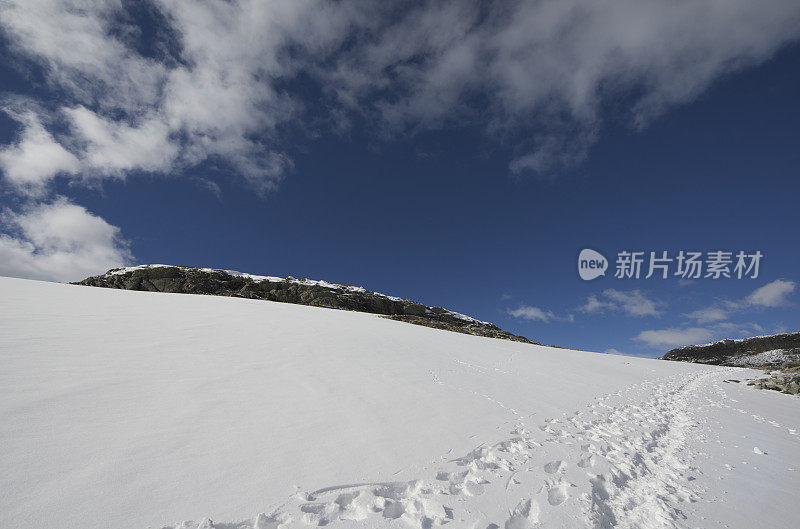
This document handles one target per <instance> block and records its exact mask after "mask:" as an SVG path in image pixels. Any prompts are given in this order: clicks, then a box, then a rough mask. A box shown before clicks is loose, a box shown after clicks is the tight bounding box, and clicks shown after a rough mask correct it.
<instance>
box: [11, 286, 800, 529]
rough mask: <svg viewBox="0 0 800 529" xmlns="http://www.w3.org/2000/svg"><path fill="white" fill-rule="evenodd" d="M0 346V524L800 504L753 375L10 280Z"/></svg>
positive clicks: (693, 523)
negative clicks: (750, 382) (752, 383)
mask: <svg viewBox="0 0 800 529" xmlns="http://www.w3.org/2000/svg"><path fill="white" fill-rule="evenodd" d="M0 355H1V356H0V365H2V369H0V448H2V450H0V490H1V491H2V494H0V527H4V528H5V527H9V528H12V527H13V528H15V529H40V528H45V527H54V526H57V527H59V529H101V528H102V529H107V528H109V527H113V528H115V529H134V528H136V529H145V528H154V529H155V528H161V527H171V528H184V529H197V528H201V529H239V528H247V529H253V528H256V529H266V528H275V527H279V526H282V527H290V528H295V527H296V528H305V527H317V526H326V527H331V528H339V527H353V526H359V527H370V528H373V527H374V528H379V527H380V528H383V527H391V528H401V527H411V528H415V527H419V528H426V527H436V526H439V525H443V524H445V523H447V524H448V526H449V527H453V528H461V527H470V528H471V527H476V528H479V529H484V528H489V527H491V528H501V527H502V528H507V529H512V528H513V529H516V528H527V527H534V526H535V527H593V528H611V527H625V528H643V529H651V528H652V529H654V528H661V527H672V528H689V527H692V528H697V527H703V528H717V527H720V528H721V527H730V528H750V527H754V526H764V527H792V526H794V524H795V523H796V520H797V518H798V516H799V515H800V476H799V475H798V471H797V469H800V436H799V435H798V432H799V431H800V411H798V410H800V408H798V406H799V405H800V400H798V399H797V398H796V397H793V396H789V395H783V394H780V393H777V392H773V391H758V390H755V389H753V388H752V387H748V386H746V385H745V384H743V383H739V384H737V383H732V382H727V381H729V380H730V379H732V378H735V379H739V380H744V379H745V378H748V377H755V376H758V375H759V374H760V372H758V371H754V370H749V369H743V368H733V367H717V366H707V365H699V364H692V363H681V362H666V361H660V360H652V359H646V358H634V357H624V356H617V355H602V354H594V353H586V352H581V351H572V350H567V349H554V348H548V347H543V346H534V345H529V344H522V343H516V342H510V341H503V340H493V339H489V338H481V337H476V336H470V335H464V334H458V333H451V332H444V331H438V330H435V329H430V328H427V327H422V326H415V325H408V324H405V323H402V322H397V321H392V320H388V319H385V318H380V317H378V316H376V315H371V314H363V313H357V312H348V311H337V310H328V309H322V308H316V307H307V306H301V305H291V304H281V303H272V302H267V301H258V300H247V299H238V298H226V297H215V296H189V295H178V294H161V293H151V292H130V291H123V290H113V289H100V288H91V287H81V286H74V285H62V284H55V283H46V282H36V281H26V280H18V279H9V278H0ZM767 505H768V506H769V508H764V507H765V506H767ZM190 520H194V522H191V521H190ZM536 524H539V525H536Z"/></svg>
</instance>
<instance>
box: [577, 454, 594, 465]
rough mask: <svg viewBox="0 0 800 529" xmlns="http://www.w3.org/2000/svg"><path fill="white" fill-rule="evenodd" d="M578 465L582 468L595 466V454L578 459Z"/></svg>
mask: <svg viewBox="0 0 800 529" xmlns="http://www.w3.org/2000/svg"><path fill="white" fill-rule="evenodd" d="M578 466H579V467H581V468H590V467H593V466H594V455H589V457H584V458H583V459H581V460H580V461H578Z"/></svg>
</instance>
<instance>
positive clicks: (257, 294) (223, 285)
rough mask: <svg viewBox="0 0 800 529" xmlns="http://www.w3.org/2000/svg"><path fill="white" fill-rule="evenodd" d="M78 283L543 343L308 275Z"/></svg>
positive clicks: (144, 275) (169, 273)
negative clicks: (360, 315) (348, 314)
mask: <svg viewBox="0 0 800 529" xmlns="http://www.w3.org/2000/svg"><path fill="white" fill-rule="evenodd" d="M73 284H76V285H86V286H92V287H102V288H117V289H124V290H141V291H150V292H169V293H178V294H205V295H214V296H231V297H241V298H248V299H262V300H268V301H279V302H283V303H296V304H300V305H310V306H314V307H325V308H330V309H342V310H354V311H359V312H368V313H372V314H380V315H383V316H385V317H387V318H391V319H394V320H399V321H405V322H407V323H413V324H416V325H425V326H428V327H434V328H437V329H444V330H448V331H454V332H460V333H464V334H472V335H476V336H484V337H489V338H500V339H504V340H512V341H515V342H525V343H532V344H538V342H534V341H532V340H529V339H528V338H525V337H524V336H518V335H515V334H512V333H510V332H507V331H504V330H502V329H500V328H499V327H497V326H496V325H494V324H493V323H489V322H485V321H480V320H477V319H475V318H471V317H469V316H466V315H464V314H460V313H458V312H454V311H451V310H447V309H444V308H442V307H431V306H427V305H424V304H422V303H418V302H416V301H413V300H409V299H402V298H399V297H395V296H387V295H386V294H381V293H378V292H373V291H371V290H367V289H365V288H362V287H352V286H344V285H339V284H336V283H329V282H327V281H314V280H309V279H305V278H301V279H297V278H294V277H285V278H282V277H272V276H259V275H253V274H244V273H241V272H235V271H233V270H218V269H212V268H195V267H188V266H171V265H140V266H134V267H127V268H116V269H112V270H109V271H108V272H106V273H105V274H102V275H98V276H93V277H88V278H86V279H84V280H83V281H78V282H76V283H73Z"/></svg>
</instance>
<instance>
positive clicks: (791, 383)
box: [747, 365, 800, 395]
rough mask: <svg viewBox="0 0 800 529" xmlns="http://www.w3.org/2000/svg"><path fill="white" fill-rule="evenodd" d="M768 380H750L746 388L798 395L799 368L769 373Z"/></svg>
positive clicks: (799, 391)
mask: <svg viewBox="0 0 800 529" xmlns="http://www.w3.org/2000/svg"><path fill="white" fill-rule="evenodd" d="M769 375H770V376H769V377H768V378H761V379H758V380H751V381H749V382H748V383H747V385H748V386H754V387H755V388H756V389H771V390H773V391H780V392H781V393H788V394H789V395H798V394H800V366H797V365H796V366H790V367H785V368H783V370H782V371H781V372H771V373H769Z"/></svg>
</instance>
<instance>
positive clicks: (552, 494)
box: [547, 482, 570, 505]
mask: <svg viewBox="0 0 800 529" xmlns="http://www.w3.org/2000/svg"><path fill="white" fill-rule="evenodd" d="M569 486H570V485H569V484H568V483H564V482H560V483H548V484H547V502H548V503H549V504H550V505H561V504H562V503H564V502H565V501H567V498H569V494H567V488H569Z"/></svg>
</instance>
